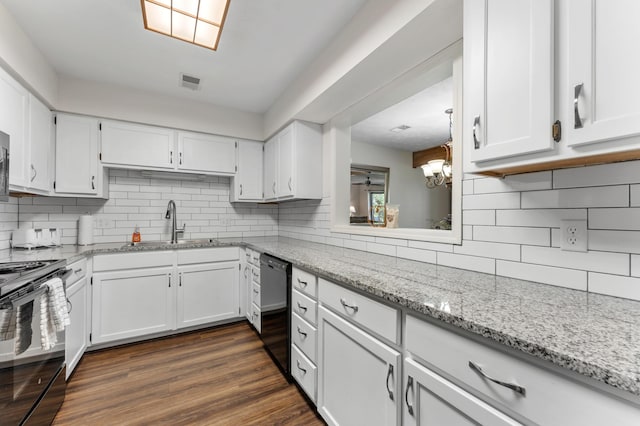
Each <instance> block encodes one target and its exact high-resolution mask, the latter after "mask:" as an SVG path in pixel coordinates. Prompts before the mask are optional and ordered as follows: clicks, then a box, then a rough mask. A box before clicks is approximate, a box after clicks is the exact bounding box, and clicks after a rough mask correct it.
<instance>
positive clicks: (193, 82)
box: [180, 73, 200, 90]
mask: <svg viewBox="0 0 640 426" xmlns="http://www.w3.org/2000/svg"><path fill="white" fill-rule="evenodd" d="M180 85H181V86H182V87H186V88H187V89H191V90H198V89H199V88H200V79H199V78H198V77H194V76H192V75H187V74H182V73H181V74H180Z"/></svg>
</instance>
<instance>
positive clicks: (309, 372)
mask: <svg viewBox="0 0 640 426" xmlns="http://www.w3.org/2000/svg"><path fill="white" fill-rule="evenodd" d="M291 375H292V376H293V377H294V378H295V379H296V382H298V384H300V387H301V388H302V389H304V391H305V392H306V393H307V395H308V396H309V398H310V399H311V401H313V403H314V404H315V402H316V379H317V367H316V366H315V365H314V364H313V363H312V362H311V361H310V360H309V359H308V358H307V357H306V356H304V354H303V353H302V352H301V351H300V350H299V349H298V348H297V347H296V346H295V345H291Z"/></svg>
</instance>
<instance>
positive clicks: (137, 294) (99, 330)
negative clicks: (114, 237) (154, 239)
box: [91, 266, 177, 344]
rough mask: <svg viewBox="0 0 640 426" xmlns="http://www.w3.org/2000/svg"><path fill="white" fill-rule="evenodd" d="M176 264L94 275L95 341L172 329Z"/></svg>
mask: <svg viewBox="0 0 640 426" xmlns="http://www.w3.org/2000/svg"><path fill="white" fill-rule="evenodd" d="M172 278H173V266H165V267H160V268H143V269H134V270H124V271H112V272H100V273H96V274H94V276H93V319H92V340H91V341H92V343H94V344H96V343H105V342H110V341H114V340H122V339H126V338H130V337H138V336H144V335H146V334H152V333H158V332H161V331H167V330H171V329H172V328H173V322H174V318H175V317H174V312H175V296H174V289H173V288H172V285H173V286H175V285H176V284H177V283H176V280H175V279H172Z"/></svg>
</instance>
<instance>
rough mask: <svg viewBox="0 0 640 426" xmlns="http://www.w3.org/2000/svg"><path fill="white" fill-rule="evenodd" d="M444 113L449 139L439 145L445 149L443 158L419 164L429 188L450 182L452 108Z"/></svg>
mask: <svg viewBox="0 0 640 426" xmlns="http://www.w3.org/2000/svg"><path fill="white" fill-rule="evenodd" d="M445 114H448V115H449V139H448V140H447V141H446V142H445V143H444V144H442V145H440V147H441V148H443V149H444V151H445V158H444V159H435V160H431V161H428V162H427V164H423V165H422V166H420V167H422V172H423V173H424V177H425V179H426V180H427V188H430V189H431V188H435V187H437V186H441V185H447V186H449V185H450V184H451V175H452V170H451V160H452V156H451V150H452V143H453V137H452V134H451V128H452V127H453V121H452V119H451V115H452V114H453V109H452V108H449V109H447V110H446V111H445Z"/></svg>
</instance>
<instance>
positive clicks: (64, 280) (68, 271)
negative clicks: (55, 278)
mask: <svg viewBox="0 0 640 426" xmlns="http://www.w3.org/2000/svg"><path fill="white" fill-rule="evenodd" d="M71 274H73V269H67V270H66V272H65V273H64V274H63V275H62V276H61V277H60V279H61V280H62V282H66V281H67V279H68V278H69V277H70V276H71Z"/></svg>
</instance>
